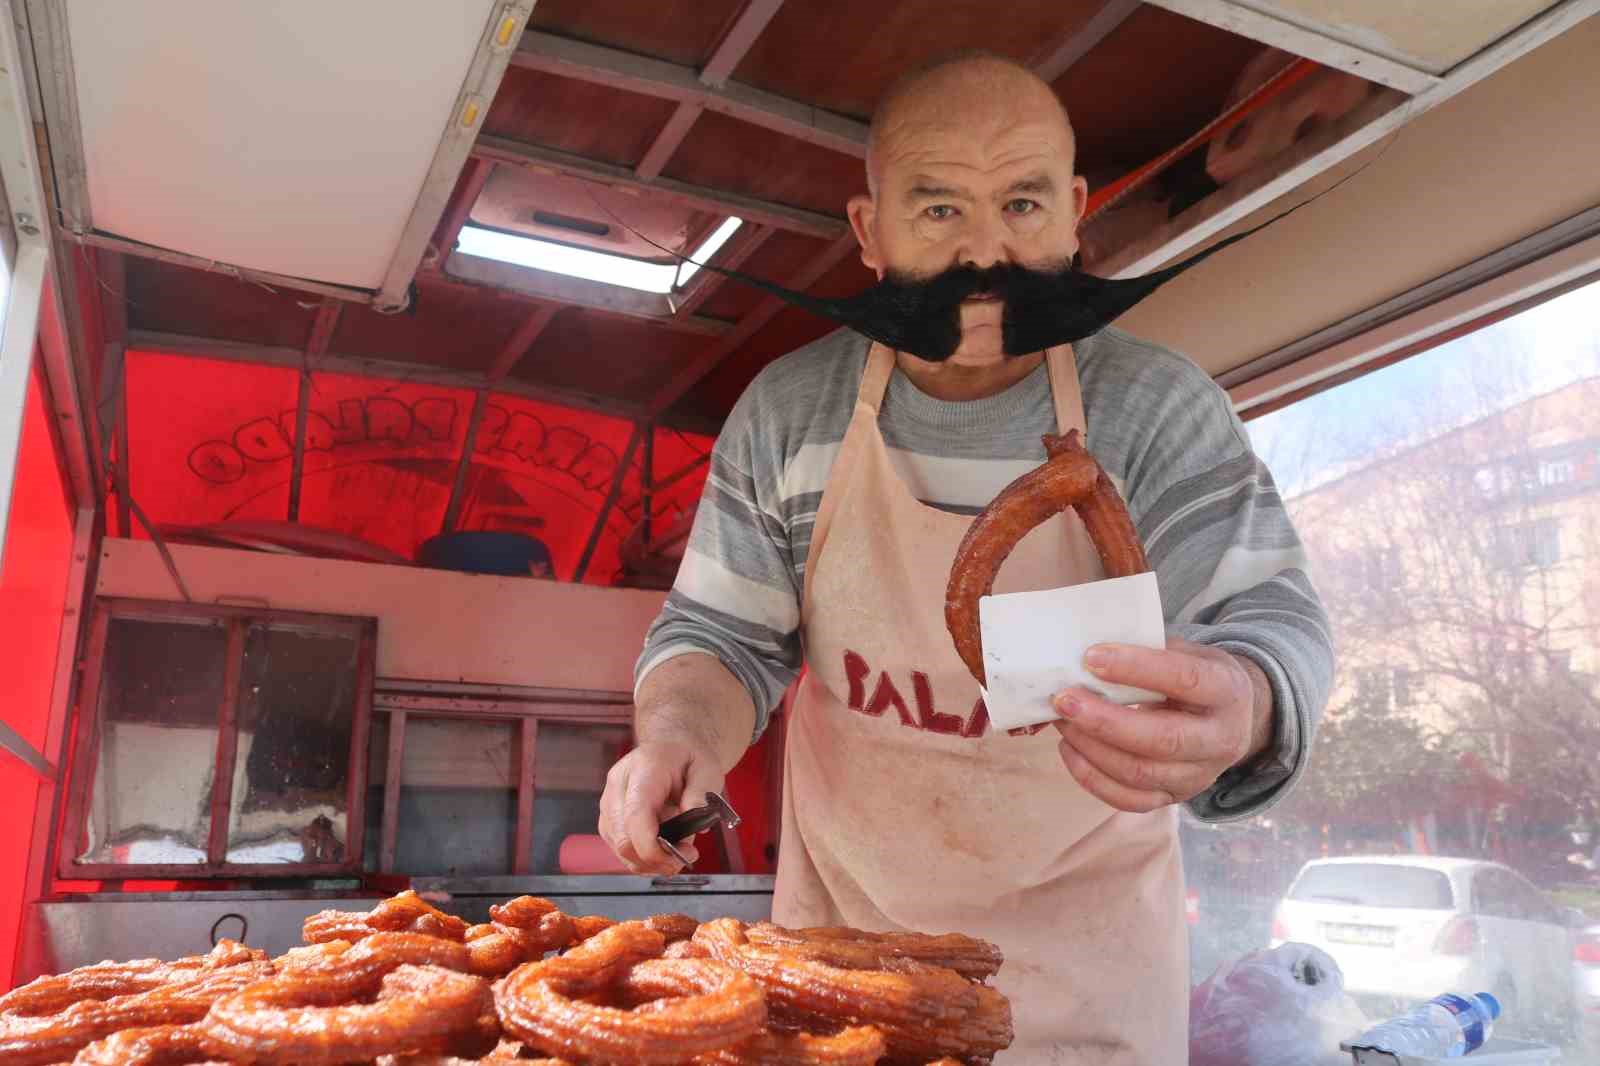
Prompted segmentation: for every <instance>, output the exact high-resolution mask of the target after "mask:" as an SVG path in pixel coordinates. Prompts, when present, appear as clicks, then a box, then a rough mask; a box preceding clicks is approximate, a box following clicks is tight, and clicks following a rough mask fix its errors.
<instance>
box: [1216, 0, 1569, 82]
mask: <svg viewBox="0 0 1600 1066" xmlns="http://www.w3.org/2000/svg"><path fill="white" fill-rule="evenodd" d="M1556 2H1557V0H1450V2H1449V4H1447V5H1445V4H1440V3H1439V0H1254V2H1252V3H1250V4H1249V5H1247V6H1249V7H1254V8H1257V9H1259V10H1261V11H1263V12H1266V13H1268V14H1272V15H1276V16H1278V17H1279V18H1281V19H1284V20H1285V21H1287V22H1292V23H1294V24H1296V25H1298V26H1302V27H1305V28H1307V29H1313V30H1315V31H1317V32H1318V33H1321V34H1323V35H1325V36H1328V37H1332V38H1334V39H1335V40H1339V41H1343V42H1344V43H1346V44H1350V45H1354V46H1356V47H1357V48H1363V49H1366V50H1367V51H1369V52H1374V53H1376V54H1378V55H1381V56H1384V57H1385V58H1388V59H1393V60H1396V61H1398V62H1401V63H1404V64H1406V65H1407V66H1411V67H1415V68H1416V69H1418V70H1426V71H1428V72H1430V73H1432V74H1443V73H1445V72H1446V71H1448V70H1449V69H1450V68H1451V67H1453V66H1455V65H1456V64H1457V63H1460V62H1462V61H1463V60H1466V59H1469V58H1471V57H1472V56H1473V55H1475V54H1477V53H1478V52H1479V51H1481V50H1482V49H1484V48H1486V47H1488V46H1489V45H1490V44H1493V43H1494V42H1495V41H1497V40H1499V39H1500V38H1501V37H1503V36H1505V35H1506V34H1508V33H1510V32H1511V31H1512V30H1514V29H1516V28H1517V27H1518V26H1520V25H1522V24H1523V23H1524V22H1527V21H1528V20H1529V19H1531V18H1533V17H1534V16H1535V15H1537V14H1539V13H1540V12H1542V11H1547V10H1549V9H1550V8H1552V7H1555V6H1556Z"/></svg>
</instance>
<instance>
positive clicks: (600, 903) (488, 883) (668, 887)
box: [16, 874, 773, 983]
mask: <svg viewBox="0 0 1600 1066" xmlns="http://www.w3.org/2000/svg"><path fill="white" fill-rule="evenodd" d="M411 884H412V887H413V888H415V889H416V890H417V891H418V892H420V893H422V894H423V895H425V896H427V897H428V898H429V899H430V900H432V901H433V902H434V904H435V905H436V906H438V907H439V908H440V909H442V910H445V911H448V912H450V913H452V914H457V915H460V916H461V917H462V918H465V919H466V920H467V921H469V922H484V921H488V918H489V906H490V904H494V903H501V902H504V901H505V900H507V899H510V898H511V897H513V896H521V895H529V896H544V897H545V898H547V899H550V900H552V901H554V902H555V903H556V904H557V905H558V906H560V907H561V909H562V910H564V911H566V912H567V913H569V914H604V915H607V916H608V917H612V918H644V917H648V916H649V915H652V914H662V913H678V914H687V915H690V916H692V917H695V918H699V919H701V920H706V919H709V918H718V917H723V916H729V917H734V918H741V919H743V920H745V921H757V920H760V919H764V918H768V917H770V916H771V913H772V884H773V878H771V877H765V876H750V875H730V874H714V875H708V876H689V877H674V878H659V879H652V878H648V877H474V878H447V877H423V878H414V879H413V880H412V882H411ZM383 898H384V896H383V895H381V894H375V893H371V892H359V893H349V892H345V893H339V892H309V891H262V892H161V893H100V894H89V895H79V896H66V897H62V898H60V899H53V900H44V901H41V902H37V903H32V904H29V905H28V906H27V907H26V909H25V911H24V915H23V937H22V940H23V943H22V949H21V954H20V958H19V965H18V972H17V975H16V977H17V981H18V983H21V982H23V981H28V980H32V979H33V978H34V977H37V976H39V975H40V974H46V973H61V972H63V971H65V970H70V969H73V968H75V967H78V966H86V965H89V964H90V963H95V962H100V961H102V960H105V959H113V960H118V961H121V960H127V959H144V958H166V959H171V958H176V957H178V956H181V955H195V954H200V953H202V952H205V951H209V950H210V949H211V945H212V944H213V943H214V942H215V941H216V940H217V939H218V938H221V937H230V938H232V939H234V940H242V941H243V942H244V943H246V944H249V945H250V946H251V947H257V948H262V949H264V950H265V951H267V952H268V953H270V954H273V955H277V954H280V953H282V952H284V951H287V950H288V949H289V948H292V947H295V946H297V945H298V944H300V943H301V938H300V926H301V923H302V922H303V921H305V919H306V918H307V917H308V916H310V915H312V914H315V913H316V912H318V911H321V910H327V909H329V908H334V909H338V910H367V909H369V908H371V907H372V905H373V904H375V903H377V902H378V901H379V900H381V899H383Z"/></svg>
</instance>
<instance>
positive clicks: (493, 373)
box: [485, 304, 561, 381]
mask: <svg viewBox="0 0 1600 1066" xmlns="http://www.w3.org/2000/svg"><path fill="white" fill-rule="evenodd" d="M560 310H561V308H559V307H557V306H556V305H554V304H539V305H538V306H536V307H534V309H533V310H531V311H529V312H528V317H527V318H524V319H523V320H522V324H521V325H519V326H518V327H517V329H516V332H514V333H512V334H511V338H510V339H509V340H507V341H506V346H505V347H504V348H502V349H501V350H500V354H499V355H497V356H495V357H494V362H492V363H490V364H489V369H488V370H487V371H485V376H487V377H488V379H489V380H490V381H499V380H500V379H501V378H503V377H506V376H507V375H509V374H510V373H511V371H513V370H515V369H516V366H517V364H518V363H520V362H521V361H522V357H523V356H525V355H527V354H528V350H529V349H531V348H532V347H533V342H534V341H536V340H538V339H539V335H540V334H541V333H543V332H544V331H545V327H546V326H548V325H550V322H551V320H553V319H554V318H555V317H556V314H557V313H558V312H559V311H560Z"/></svg>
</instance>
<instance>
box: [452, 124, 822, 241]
mask: <svg viewBox="0 0 1600 1066" xmlns="http://www.w3.org/2000/svg"><path fill="white" fill-rule="evenodd" d="M472 154H473V155H474V156H477V157H478V158H480V159H490V160H493V161H494V162H496V163H510V164H512V165H514V166H520V167H531V168H532V169H534V170H545V171H548V172H550V173H553V174H566V175H569V176H571V177H574V178H584V179H586V180H588V181H592V182H596V183H597V184H600V185H610V186H614V187H616V188H619V189H628V190H630V191H635V192H648V193H650V194H651V195H652V196H655V197H656V198H657V199H659V200H664V201H666V202H668V203H677V204H682V205H684V206H686V207H692V208H694V209H696V210H698V211H710V212H712V213H714V214H720V215H737V216H739V217H740V218H742V219H744V220H745V221H746V222H760V223H761V224H763V225H767V226H776V227H777V228H778V229H784V230H789V231H790V232H792V233H799V234H803V235H805V236H807V237H820V238H822V239H823V240H832V239H833V238H834V237H837V236H839V235H840V234H841V233H847V232H849V229H850V224H849V222H847V221H846V220H845V219H844V217H843V216H835V215H825V214H822V213H821V212H818V211H807V210H806V209H804V208H801V207H790V206H789V205H787V204H780V203H775V202H773V201H771V200H762V199H759V198H757V197H754V196H744V195H742V194H740V193H734V192H725V191H723V190H721V189H713V188H711V187H710V186H706V185H694V184H691V183H689V182H686V181H677V180H675V179H673V178H655V179H646V178H641V177H640V176H639V175H638V174H637V173H635V172H634V170H633V168H632V167H623V166H618V165H617V164H615V163H604V162H601V161H600V160H598V159H589V158H587V157H586V156H581V155H576V154H574V153H572V152H563V151H561V150H560V149H557V148H546V147H544V146H543V145H537V144H525V143H523V142H521V141H513V140H509V139H507V138H505V137H492V136H487V135H485V136H481V137H479V138H478V143H477V145H476V146H474V148H473V149H472Z"/></svg>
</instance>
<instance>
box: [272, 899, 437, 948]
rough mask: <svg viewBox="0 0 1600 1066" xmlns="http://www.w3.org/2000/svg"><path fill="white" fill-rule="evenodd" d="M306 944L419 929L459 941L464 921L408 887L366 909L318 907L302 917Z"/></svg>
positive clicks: (356, 939)
mask: <svg viewBox="0 0 1600 1066" xmlns="http://www.w3.org/2000/svg"><path fill="white" fill-rule="evenodd" d="M301 930H302V933H303V934H304V936H305V941H306V943H307V944H325V943H327V942H329V941H332V940H348V941H350V942H351V943H352V944H353V943H355V942H356V941H358V940H364V939H366V938H367V937H369V936H371V935H372V934H373V933H422V934H424V935H425V936H435V937H439V938H440V939H442V940H455V941H460V940H461V939H463V938H464V937H465V936H466V932H467V923H466V922H464V921H462V920H461V919H460V918H457V917H456V916H455V915H453V914H446V913H445V912H444V911H441V910H440V909H439V908H437V907H435V906H434V905H433V904H431V903H429V902H428V901H427V900H425V899H423V898H422V897H421V896H419V895H417V894H416V892H415V891H413V890H412V889H409V888H408V889H406V890H405V891H404V892H401V893H399V894H398V895H394V896H391V897H389V898H388V899H386V900H384V901H383V902H382V903H379V904H378V905H377V906H376V907H373V908H372V909H371V910H370V911H367V912H366V913H364V914H363V913H360V912H357V911H321V912H319V913H317V914H313V915H312V916H311V917H309V918H307V919H306V920H305V923H304V925H303V926H302V927H301Z"/></svg>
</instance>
